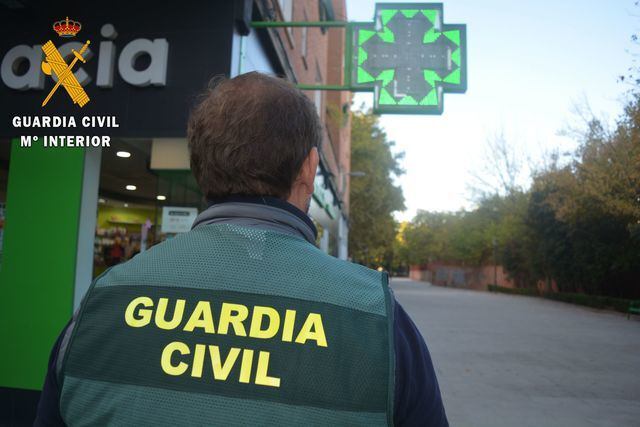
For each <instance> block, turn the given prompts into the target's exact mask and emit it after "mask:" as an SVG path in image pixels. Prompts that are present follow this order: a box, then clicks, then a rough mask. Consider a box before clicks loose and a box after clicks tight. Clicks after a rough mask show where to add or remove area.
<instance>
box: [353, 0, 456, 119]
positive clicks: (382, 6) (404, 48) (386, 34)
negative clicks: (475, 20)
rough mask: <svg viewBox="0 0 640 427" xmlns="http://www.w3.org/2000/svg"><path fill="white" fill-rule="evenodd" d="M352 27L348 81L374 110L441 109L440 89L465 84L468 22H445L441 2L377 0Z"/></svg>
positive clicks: (419, 111)
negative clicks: (368, 15)
mask: <svg viewBox="0 0 640 427" xmlns="http://www.w3.org/2000/svg"><path fill="white" fill-rule="evenodd" d="M351 28H352V30H351V34H352V37H353V38H352V42H351V46H352V52H351V58H350V59H351V76H350V77H351V79H350V80H351V86H352V88H353V89H354V90H358V91H367V90H373V91H374V111H376V112H377V113H401V114H412V113H413V114H442V109H443V94H444V93H447V92H452V93H463V92H465V91H466V90H467V52H466V26H465V25H450V24H443V22H442V4H439V3H379V4H377V5H376V12H375V17H374V22H373V23H352V24H351Z"/></svg>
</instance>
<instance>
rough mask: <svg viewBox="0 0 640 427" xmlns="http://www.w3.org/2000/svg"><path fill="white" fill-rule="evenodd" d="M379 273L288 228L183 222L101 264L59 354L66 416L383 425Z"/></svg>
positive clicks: (118, 421) (385, 374) (389, 331)
mask: <svg viewBox="0 0 640 427" xmlns="http://www.w3.org/2000/svg"><path fill="white" fill-rule="evenodd" d="M391 304H392V303H391V296H390V293H389V290H388V284H387V277H386V275H384V274H381V273H378V272H376V271H373V270H370V269H367V268H364V267H361V266H358V265H355V264H351V263H348V262H344V261H341V260H338V259H336V258H333V257H331V256H328V255H326V254H324V253H323V252H322V251H320V250H319V249H317V248H315V247H314V246H313V245H311V244H309V243H308V242H306V241H305V240H303V239H301V238H297V237H294V236H289V235H285V234H281V233H276V232H272V231H266V230H262V229H256V228H246V227H240V226H236V225H231V224H213V225H205V226H200V227H196V228H195V229H194V230H192V231H191V232H189V233H186V234H184V235H181V236H178V237H175V238H173V239H170V240H168V241H166V242H164V243H162V244H160V245H157V246H155V247H153V248H151V249H150V250H148V251H146V252H144V253H141V254H139V255H137V256H136V257H135V258H133V259H132V260H130V261H129V262H127V263H124V264H121V265H119V266H117V267H114V268H112V269H110V270H109V271H107V272H106V273H105V274H103V275H102V276H100V277H99V278H98V279H96V280H95V281H94V283H93V284H92V286H91V288H90V290H89V292H88V294H87V296H86V297H85V299H84V301H83V304H82V307H81V309H80V312H79V315H78V317H77V320H76V324H75V327H74V329H73V332H72V335H71V339H70V342H69V346H68V347H67V350H66V352H65V353H64V359H63V364H62V369H61V372H60V378H61V381H62V390H61V398H60V405H61V414H62V417H63V419H64V420H65V422H67V424H69V425H72V426H73V425H194V424H197V425H248V424H250V425H302V424H307V425H367V426H368V425H391V424H392V420H393V391H394V357H393V355H394V347H393V327H392V323H393V319H392V307H391Z"/></svg>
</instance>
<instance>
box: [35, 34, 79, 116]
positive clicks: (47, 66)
mask: <svg viewBox="0 0 640 427" xmlns="http://www.w3.org/2000/svg"><path fill="white" fill-rule="evenodd" d="M89 43H90V42H89V40H87V42H86V43H85V44H84V46H82V49H80V52H76V51H75V50H73V49H72V50H71V52H73V55H74V56H75V58H73V61H71V63H70V64H68V65H67V63H66V62H65V60H64V59H63V58H62V55H60V52H58V49H56V47H55V45H54V44H53V43H52V42H51V40H49V41H48V42H46V43H45V44H44V45H43V46H42V50H43V51H44V54H45V55H46V56H47V59H46V61H42V71H43V72H44V73H45V74H46V75H48V76H50V75H51V73H52V71H53V73H55V75H56V76H57V77H58V82H57V83H56V85H55V86H54V87H53V89H51V92H49V95H47V97H46V98H45V99H44V101H43V102H42V106H43V107H44V106H45V105H47V102H49V100H50V99H51V97H52V96H53V94H54V93H55V92H56V90H58V88H59V87H60V85H62V87H64V88H65V89H66V91H67V93H68V94H69V96H70V97H71V100H72V101H73V103H74V104H78V105H79V106H80V107H84V105H85V104H86V103H87V102H89V95H87V93H86V92H85V91H84V89H83V88H82V86H81V85H80V83H79V82H78V79H76V76H74V75H73V66H74V65H76V62H78V61H81V62H87V61H86V60H85V59H84V58H83V57H82V54H83V53H84V52H85V51H86V50H87V48H88V47H89Z"/></svg>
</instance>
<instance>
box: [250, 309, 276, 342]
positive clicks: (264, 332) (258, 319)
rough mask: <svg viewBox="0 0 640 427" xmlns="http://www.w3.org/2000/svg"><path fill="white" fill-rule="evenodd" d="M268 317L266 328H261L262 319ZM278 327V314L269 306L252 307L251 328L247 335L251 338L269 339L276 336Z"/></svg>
mask: <svg viewBox="0 0 640 427" xmlns="http://www.w3.org/2000/svg"><path fill="white" fill-rule="evenodd" d="M265 316H266V317H268V318H269V324H268V326H267V329H262V319H263V318H264V317H265ZM279 328H280V315H279V314H278V312H277V311H276V310H275V309H274V308H271V307H263V306H261V305H256V306H255V307H254V308H253V316H252V317H251V330H250V331H249V336H250V337H253V338H264V339H269V338H273V337H275V336H276V334H277V333H278V329H279Z"/></svg>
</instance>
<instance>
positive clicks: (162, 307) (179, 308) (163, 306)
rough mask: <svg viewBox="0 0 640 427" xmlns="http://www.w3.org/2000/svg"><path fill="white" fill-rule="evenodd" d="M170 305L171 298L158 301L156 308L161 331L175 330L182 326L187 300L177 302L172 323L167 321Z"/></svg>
mask: <svg viewBox="0 0 640 427" xmlns="http://www.w3.org/2000/svg"><path fill="white" fill-rule="evenodd" d="M168 304H169V298H160V300H159V301H158V307H157V308H156V326H157V327H158V328H160V329H175V328H177V327H178V326H179V325H180V322H182V315H183V314H184V304H185V300H183V299H179V300H176V306H175V308H174V309H173V317H172V318H171V320H170V321H167V320H166V316H167V305H168Z"/></svg>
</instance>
